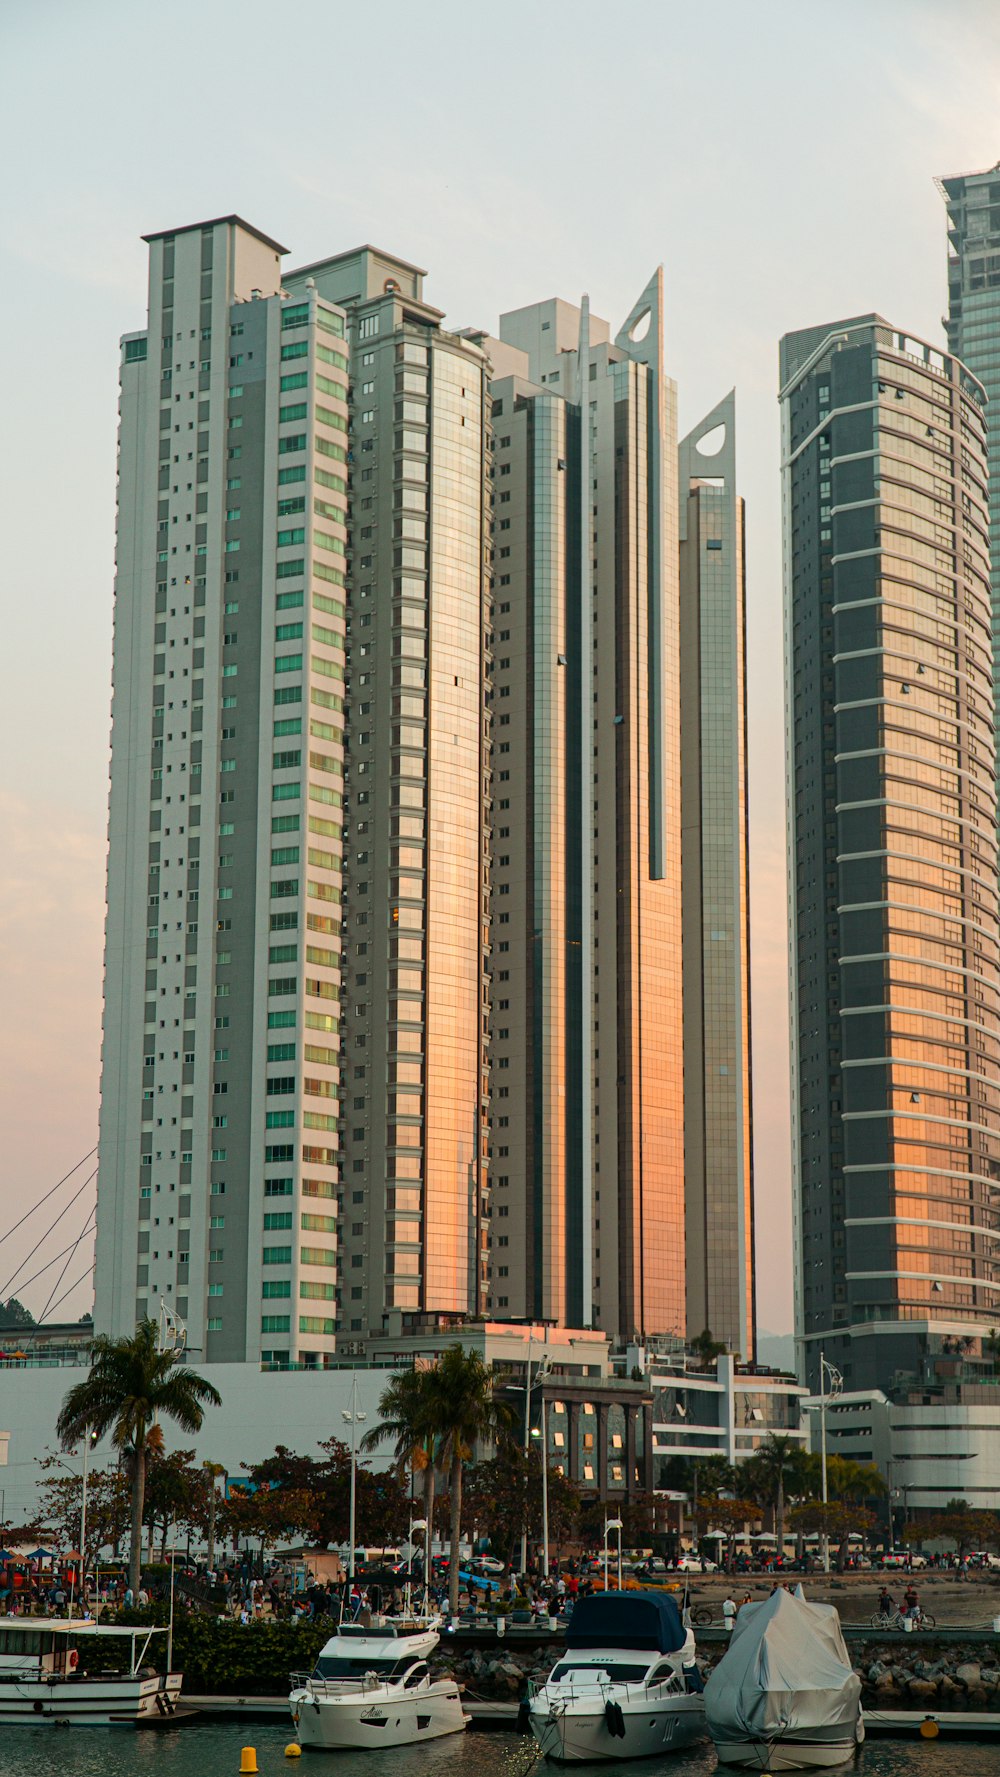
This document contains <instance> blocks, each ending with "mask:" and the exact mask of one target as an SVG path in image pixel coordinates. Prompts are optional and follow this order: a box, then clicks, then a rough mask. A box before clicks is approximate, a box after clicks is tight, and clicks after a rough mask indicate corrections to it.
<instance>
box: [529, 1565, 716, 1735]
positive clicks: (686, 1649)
mask: <svg viewBox="0 0 1000 1777" xmlns="http://www.w3.org/2000/svg"><path fill="white" fill-rule="evenodd" d="M694 1655H695V1648H694V1636H693V1635H692V1633H691V1631H690V1629H688V1628H686V1627H685V1625H684V1623H683V1621H682V1619H681V1616H680V1613H679V1611H678V1609H677V1605H676V1603H675V1602H674V1600H673V1599H672V1598H670V1597H667V1596H666V1595H665V1594H664V1593H658V1592H605V1593H599V1594H597V1595H595V1596H594V1597H592V1598H581V1599H579V1600H578V1601H577V1604H576V1606H575V1607H574V1610H573V1614H572V1616H571V1617H570V1619H569V1622H568V1624H567V1626H566V1651H565V1653H564V1654H562V1655H561V1656H560V1658H559V1659H558V1660H557V1661H556V1664H555V1665H554V1666H553V1668H552V1671H551V1672H550V1673H549V1676H548V1678H547V1679H546V1680H545V1682H544V1684H539V1685H530V1686H529V1691H528V1700H527V1707H526V1709H525V1710H524V1715H523V1717H522V1719H525V1718H526V1719H525V1725H526V1726H527V1727H529V1728H530V1729H531V1732H532V1734H533V1735H534V1737H535V1739H536V1741H537V1742H538V1745H539V1748H540V1750H541V1751H542V1753H543V1754H544V1755H545V1757H546V1758H550V1759H555V1760H557V1761H559V1762H560V1763H562V1764H576V1763H579V1762H588V1763H589V1762H591V1761H593V1760H596V1759H615V1760H618V1761H621V1760H623V1759H630V1758H649V1757H651V1756H652V1755H653V1754H654V1753H661V1754H662V1753H664V1752H670V1751H673V1750H675V1749H677V1748H679V1747H682V1746H689V1745H690V1744H691V1742H692V1741H694V1740H703V1739H704V1738H705V1732H706V1730H705V1700H704V1697H703V1696H702V1695H701V1679H700V1677H699V1675H698V1669H697V1667H696V1665H695V1657H694Z"/></svg>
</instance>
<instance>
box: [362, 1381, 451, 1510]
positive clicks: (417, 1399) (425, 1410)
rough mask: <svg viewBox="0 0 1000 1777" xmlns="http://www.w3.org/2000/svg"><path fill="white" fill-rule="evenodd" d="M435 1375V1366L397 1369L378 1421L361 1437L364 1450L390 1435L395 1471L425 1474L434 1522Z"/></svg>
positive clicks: (427, 1502)
mask: <svg viewBox="0 0 1000 1777" xmlns="http://www.w3.org/2000/svg"><path fill="white" fill-rule="evenodd" d="M433 1375H434V1372H433V1370H432V1369H427V1370H400V1371H398V1372H397V1374H396V1375H394V1376H393V1377H392V1378H391V1380H390V1381H389V1383H388V1384H387V1386H386V1387H385V1388H384V1389H383V1390H382V1396H381V1399H380V1400H379V1404H378V1411H379V1423H378V1425H375V1426H373V1427H372V1429H371V1431H367V1432H366V1433H365V1435H364V1437H363V1438H362V1440H361V1448H362V1450H366V1451H371V1450H377V1449H378V1448H379V1445H380V1444H384V1443H385V1442H386V1440H387V1439H388V1438H391V1439H392V1440H393V1444H394V1450H393V1456H394V1460H395V1466H396V1473H397V1474H398V1475H400V1476H402V1475H404V1474H405V1473H406V1470H407V1469H411V1470H412V1471H413V1472H414V1473H420V1474H422V1475H423V1478H424V1517H425V1518H426V1520H427V1523H428V1525H433V1523H434V1486H435V1470H436V1458H437V1448H436V1438H437V1424H436V1415H435V1395H434V1383H433V1380H432V1378H433Z"/></svg>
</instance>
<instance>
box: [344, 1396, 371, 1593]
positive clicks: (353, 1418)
mask: <svg viewBox="0 0 1000 1777" xmlns="http://www.w3.org/2000/svg"><path fill="white" fill-rule="evenodd" d="M367 1417H368V1415H367V1414H366V1413H359V1412H358V1373H357V1371H356V1370H355V1371H354V1374H353V1376H352V1378H351V1410H350V1412H349V1413H348V1412H347V1410H346V1408H343V1409H342V1410H341V1418H342V1419H343V1421H344V1424H345V1425H349V1426H350V1428H351V1531H350V1542H349V1545H348V1547H349V1554H348V1562H347V1569H348V1571H347V1577H348V1580H349V1581H350V1583H351V1585H352V1586H353V1585H354V1541H355V1525H356V1522H357V1510H358V1426H359V1425H363V1424H364V1422H365V1420H366V1418H367Z"/></svg>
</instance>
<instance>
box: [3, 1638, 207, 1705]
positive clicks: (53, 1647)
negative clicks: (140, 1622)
mask: <svg viewBox="0 0 1000 1777" xmlns="http://www.w3.org/2000/svg"><path fill="white" fill-rule="evenodd" d="M168 1634H169V1632H168V1630H166V1629H151V1628H147V1627H142V1628H124V1627H121V1628H119V1627H118V1626H117V1625H114V1624H104V1623H94V1622H91V1621H89V1619H87V1618H85V1617H84V1618H79V1617H78V1618H76V1619H67V1620H65V1621H64V1620H62V1619H58V1620H57V1619H55V1618H53V1619H49V1620H45V1619H38V1618H32V1617H6V1618H0V1726H3V1727H17V1726H28V1727H42V1726H45V1725H49V1726H53V1727H74V1728H76V1727H97V1728H107V1727H136V1726H141V1725H142V1724H143V1722H151V1721H156V1720H162V1719H164V1718H165V1717H168V1716H172V1715H174V1714H175V1713H176V1710H177V1705H178V1702H179V1700H180V1694H181V1683H182V1675H181V1673H179V1672H168V1673H167V1674H166V1676H165V1677H163V1676H161V1675H160V1674H159V1673H157V1672H154V1671H153V1669H152V1667H149V1666H147V1665H146V1664H145V1661H146V1658H147V1655H148V1652H149V1646H150V1642H151V1641H152V1638H153V1636H154V1635H168ZM122 1641H127V1642H128V1643H129V1644H130V1646H129V1648H128V1650H127V1657H128V1669H127V1671H122V1672H116V1671H114V1670H112V1671H105V1670H103V1666H104V1662H105V1660H108V1659H109V1658H110V1645H109V1644H111V1643H112V1642H119V1643H120V1642H122ZM118 1663H119V1662H118V1661H117V1660H115V1661H114V1662H113V1664H114V1665H117V1664H118ZM168 1664H169V1660H168Z"/></svg>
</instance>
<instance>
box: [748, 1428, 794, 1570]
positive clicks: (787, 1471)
mask: <svg viewBox="0 0 1000 1777" xmlns="http://www.w3.org/2000/svg"><path fill="white" fill-rule="evenodd" d="M801 1456H802V1452H801V1447H800V1445H799V1443H798V1441H797V1439H795V1438H791V1437H789V1436H788V1434H787V1433H786V1432H773V1431H772V1432H768V1434H767V1437H766V1438H765V1439H764V1441H763V1443H762V1444H761V1445H760V1446H759V1447H758V1449H756V1450H755V1451H754V1453H753V1455H752V1456H751V1457H749V1458H748V1461H747V1464H746V1468H747V1469H749V1468H750V1467H751V1466H752V1467H753V1470H754V1471H755V1479H757V1480H759V1482H760V1485H761V1490H762V1491H764V1492H766V1495H767V1498H768V1500H769V1501H773V1504H774V1533H775V1549H776V1552H777V1553H778V1554H779V1555H782V1554H783V1553H784V1548H785V1483H786V1481H789V1480H791V1478H792V1476H793V1475H794V1474H795V1473H796V1470H797V1469H798V1467H799V1465H800V1463H801ZM743 1472H744V1475H745V1476H746V1469H745V1470H744V1471H743ZM746 1478H747V1479H749V1477H748V1476H747V1477H746Z"/></svg>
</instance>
